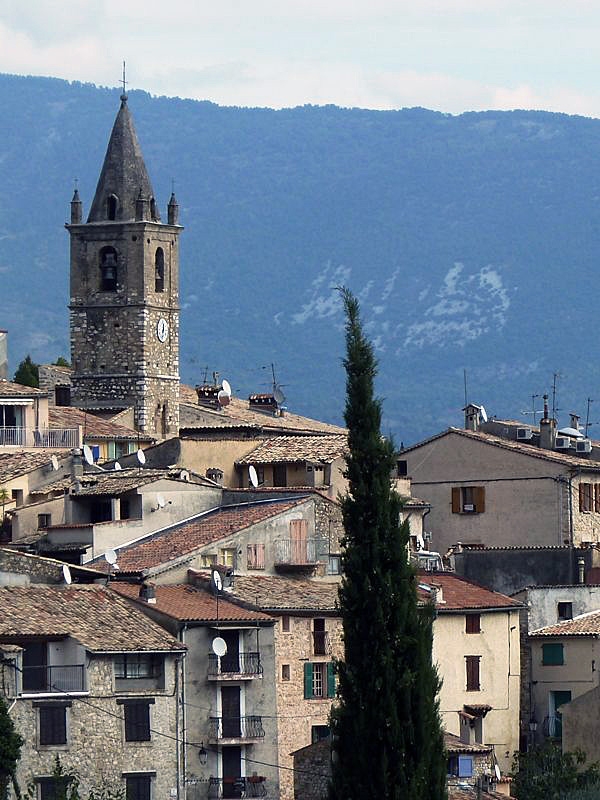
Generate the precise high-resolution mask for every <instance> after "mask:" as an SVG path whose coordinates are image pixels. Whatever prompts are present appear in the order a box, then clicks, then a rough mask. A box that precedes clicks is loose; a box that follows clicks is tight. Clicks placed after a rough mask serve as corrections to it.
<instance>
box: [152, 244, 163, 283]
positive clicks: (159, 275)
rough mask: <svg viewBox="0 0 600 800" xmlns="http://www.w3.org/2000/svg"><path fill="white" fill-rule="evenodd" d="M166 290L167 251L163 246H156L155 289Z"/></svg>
mask: <svg viewBox="0 0 600 800" xmlns="http://www.w3.org/2000/svg"><path fill="white" fill-rule="evenodd" d="M164 290H165V253H164V250H163V249H162V247H157V248H156V253H155V255H154V291H155V292H164Z"/></svg>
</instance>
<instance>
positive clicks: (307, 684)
mask: <svg viewBox="0 0 600 800" xmlns="http://www.w3.org/2000/svg"><path fill="white" fill-rule="evenodd" d="M312 696H313V665H312V664H311V663H310V661H307V662H306V664H305V665H304V699H305V700H310V699H311V697H312Z"/></svg>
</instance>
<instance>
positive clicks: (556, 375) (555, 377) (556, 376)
mask: <svg viewBox="0 0 600 800" xmlns="http://www.w3.org/2000/svg"><path fill="white" fill-rule="evenodd" d="M559 378H562V375H561V374H560V372H554V373H553V374H552V419H556V412H557V411H560V409H559V408H557V407H556V384H557V382H558V379H559Z"/></svg>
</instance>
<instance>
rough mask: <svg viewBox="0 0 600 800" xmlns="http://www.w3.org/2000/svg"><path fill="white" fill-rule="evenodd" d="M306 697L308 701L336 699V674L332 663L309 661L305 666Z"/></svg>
mask: <svg viewBox="0 0 600 800" xmlns="http://www.w3.org/2000/svg"><path fill="white" fill-rule="evenodd" d="M304 697H305V699H306V700H312V699H315V698H326V697H335V672H334V670H333V663H332V662H331V661H329V662H326V661H323V662H317V663H312V662H310V661H309V662H307V663H306V664H305V665H304Z"/></svg>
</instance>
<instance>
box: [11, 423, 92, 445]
mask: <svg viewBox="0 0 600 800" xmlns="http://www.w3.org/2000/svg"><path fill="white" fill-rule="evenodd" d="M80 444H81V442H80V441H79V428H49V429H42V430H39V429H37V428H21V427H2V426H0V446H2V445H8V446H14V447H65V448H66V447H69V448H73V447H79V446H80Z"/></svg>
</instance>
